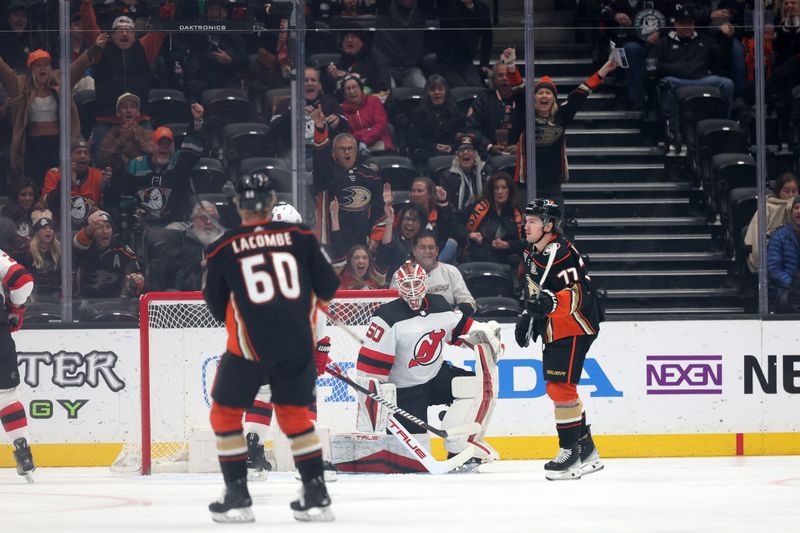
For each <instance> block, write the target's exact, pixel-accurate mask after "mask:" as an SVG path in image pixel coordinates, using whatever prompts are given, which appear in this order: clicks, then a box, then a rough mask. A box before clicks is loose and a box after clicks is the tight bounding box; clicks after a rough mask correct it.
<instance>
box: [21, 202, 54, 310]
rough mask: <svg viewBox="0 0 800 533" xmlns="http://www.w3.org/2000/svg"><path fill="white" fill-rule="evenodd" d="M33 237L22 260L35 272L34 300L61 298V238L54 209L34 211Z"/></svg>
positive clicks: (26, 266)
mask: <svg viewBox="0 0 800 533" xmlns="http://www.w3.org/2000/svg"><path fill="white" fill-rule="evenodd" d="M31 220H32V221H33V224H32V228H31V231H32V233H33V238H32V239H31V242H30V245H29V247H28V250H27V251H26V253H25V255H23V256H22V257H20V260H19V263H20V264H21V265H22V266H24V267H25V268H26V269H27V270H28V272H30V273H31V275H32V276H33V281H34V288H33V293H32V294H31V301H33V302H58V301H59V297H60V295H61V241H60V240H59V239H58V233H57V232H56V225H55V222H54V221H53V213H52V212H51V211H50V210H49V209H39V210H35V211H34V212H33V213H31Z"/></svg>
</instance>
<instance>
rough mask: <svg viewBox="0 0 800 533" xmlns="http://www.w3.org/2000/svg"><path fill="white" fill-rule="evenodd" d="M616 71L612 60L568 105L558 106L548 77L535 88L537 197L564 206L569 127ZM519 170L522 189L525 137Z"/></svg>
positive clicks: (517, 177)
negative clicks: (606, 79)
mask: <svg viewBox="0 0 800 533" xmlns="http://www.w3.org/2000/svg"><path fill="white" fill-rule="evenodd" d="M616 68H617V64H616V62H615V61H614V60H613V59H612V58H609V59H608V61H606V62H605V64H604V65H603V66H602V67H600V70H598V71H597V72H595V73H594V74H593V75H592V76H590V77H589V79H587V80H586V81H584V82H583V83H581V84H580V85H578V87H576V88H575V89H574V90H573V91H572V92H570V93H569V95H568V96H567V101H566V102H565V103H564V104H563V105H561V106H559V105H558V103H557V102H556V97H557V96H558V89H557V88H556V84H555V83H554V82H553V80H552V79H550V78H549V77H548V76H544V77H542V79H540V80H539V81H538V82H537V83H536V85H535V86H534V87H533V93H534V101H533V102H534V104H533V105H534V108H535V112H536V195H537V196H539V197H541V198H550V199H551V200H553V201H555V202H556V203H557V204H558V205H564V196H563V194H562V193H561V184H562V183H564V182H565V181H567V180H568V179H569V165H568V163H567V138H566V133H567V131H566V130H567V126H569V124H570V123H571V122H572V119H573V118H575V114H576V113H577V112H578V111H579V110H580V108H581V106H583V104H584V103H585V102H586V99H587V98H589V95H590V94H592V93H593V92H594V91H596V90H597V88H598V87H600V84H601V83H603V80H604V79H605V77H606V76H608V75H609V74H610V73H611V72H613V71H614V70H615V69H616ZM518 154H519V155H518V157H517V167H516V170H515V173H514V181H515V182H517V183H519V184H520V185H521V184H523V183H526V181H527V180H526V178H525V164H526V162H525V135H524V134H523V135H521V136H520V139H519V150H518Z"/></svg>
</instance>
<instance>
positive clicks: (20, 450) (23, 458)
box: [14, 437, 36, 483]
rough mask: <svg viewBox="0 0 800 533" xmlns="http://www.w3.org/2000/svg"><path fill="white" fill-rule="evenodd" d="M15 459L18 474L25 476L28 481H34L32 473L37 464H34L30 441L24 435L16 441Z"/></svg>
mask: <svg viewBox="0 0 800 533" xmlns="http://www.w3.org/2000/svg"><path fill="white" fill-rule="evenodd" d="M14 460H15V461H16V462H17V474H19V475H20V476H24V477H25V481H27V482H28V483H33V476H32V475H31V474H32V473H33V471H34V470H36V465H35V464H33V454H31V447H30V446H28V441H27V440H25V438H24V437H22V438H19V439H17V440H15V441H14Z"/></svg>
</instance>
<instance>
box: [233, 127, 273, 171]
mask: <svg viewBox="0 0 800 533" xmlns="http://www.w3.org/2000/svg"><path fill="white" fill-rule="evenodd" d="M222 138H223V146H224V149H225V152H224V156H225V160H226V161H227V162H228V164H229V165H230V164H231V162H234V161H241V160H242V159H246V158H248V157H259V156H265V155H267V154H268V153H269V150H268V147H269V126H267V125H266V124H262V123H261V122H237V123H235V124H228V125H227V126H225V127H224V128H223V129H222Z"/></svg>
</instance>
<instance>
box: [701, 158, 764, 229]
mask: <svg viewBox="0 0 800 533" xmlns="http://www.w3.org/2000/svg"><path fill="white" fill-rule="evenodd" d="M711 175H712V180H713V182H712V187H713V194H714V205H715V207H716V211H717V212H718V213H719V215H720V219H721V220H722V221H723V224H724V222H725V221H726V220H727V217H728V216H729V214H730V208H731V206H730V204H729V201H730V196H729V192H730V191H732V190H733V189H741V188H745V187H755V186H756V162H755V160H754V159H753V158H752V157H751V156H749V155H746V154H717V155H715V156H712V157H711ZM723 227H725V226H724V225H723Z"/></svg>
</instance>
